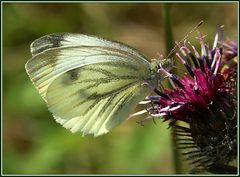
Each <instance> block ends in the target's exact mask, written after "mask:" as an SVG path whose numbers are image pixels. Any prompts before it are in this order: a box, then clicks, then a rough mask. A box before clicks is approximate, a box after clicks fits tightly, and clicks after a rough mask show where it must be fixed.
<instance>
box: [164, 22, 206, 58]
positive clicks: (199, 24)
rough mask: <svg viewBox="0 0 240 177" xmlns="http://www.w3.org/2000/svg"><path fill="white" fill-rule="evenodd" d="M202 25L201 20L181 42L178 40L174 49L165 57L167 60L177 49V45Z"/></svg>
mask: <svg viewBox="0 0 240 177" xmlns="http://www.w3.org/2000/svg"><path fill="white" fill-rule="evenodd" d="M202 24H203V20H201V21H200V22H199V23H198V24H197V25H196V26H195V27H194V28H193V29H192V30H191V31H189V32H188V33H187V34H186V36H184V38H183V39H182V40H180V41H179V42H178V43H177V44H176V45H175V46H174V47H173V49H172V50H171V51H170V52H169V54H168V55H167V58H169V56H170V55H171V54H172V53H173V52H174V50H175V49H176V48H177V47H178V45H179V44H180V43H182V42H183V41H184V40H185V39H186V38H187V37H188V36H189V34H191V33H192V32H193V31H195V30H196V29H197V28H198V27H199V26H201V25H202Z"/></svg>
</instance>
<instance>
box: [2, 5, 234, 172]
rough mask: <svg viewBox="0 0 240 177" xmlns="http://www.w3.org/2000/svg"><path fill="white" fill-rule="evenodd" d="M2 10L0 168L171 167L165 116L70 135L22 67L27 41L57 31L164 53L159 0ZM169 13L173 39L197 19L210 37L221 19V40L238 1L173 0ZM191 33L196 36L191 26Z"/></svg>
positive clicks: (230, 31)
mask: <svg viewBox="0 0 240 177" xmlns="http://www.w3.org/2000/svg"><path fill="white" fill-rule="evenodd" d="M2 10H3V11H2V15H3V17H2V19H3V22H2V24H3V27H2V30H3V45H2V46H3V55H2V57H3V58H2V63H3V114H2V115H3V117H2V122H3V140H2V141H3V158H2V160H3V173H5V174H24V173H25V174H36V173H37V174H43V173H44V174H46V173H49V174H56V173H61V174H84V173H87V174H104V173H105V174H153V173H155V174H174V173H175V172H174V168H173V163H172V156H171V155H172V154H171V141H170V131H169V129H167V128H168V123H167V122H165V123H162V121H161V120H156V125H155V124H154V123H153V121H151V120H150V121H148V122H145V124H144V126H141V125H140V124H137V123H136V121H137V120H141V118H135V119H132V120H129V121H125V122H123V123H122V124H121V125H120V126H118V127H117V128H115V129H113V130H112V131H111V132H110V133H108V134H106V135H103V136H100V137H98V138H93V137H92V136H86V137H82V136H81V134H72V133H70V131H68V130H66V129H64V128H62V127H61V125H60V124H58V123H56V122H55V120H54V119H53V118H52V115H51V114H50V113H49V112H48V110H47V107H46V105H45V103H44V101H43V100H42V98H41V97H40V95H39V94H38V93H37V90H36V89H35V88H34V87H33V85H32V84H31V82H30V79H29V78H28V76H27V74H26V72H25V68H24V65H25V63H26V62H27V60H28V59H30V58H31V54H30V50H29V45H30V43H31V42H32V41H33V40H35V39H37V38H39V37H41V36H43V35H46V34H49V33H55V32H72V33H73V32H74V33H84V34H91V35H97V36H101V37H106V38H109V39H113V40H118V41H121V42H123V43H127V44H129V45H131V46H133V47H135V48H138V49H139V50H140V51H142V52H143V53H144V54H145V55H146V56H148V57H149V58H150V59H151V58H157V57H158V53H161V54H164V56H166V54H165V45H164V27H163V24H164V23H163V17H162V4H160V3H152V4H149V3H122V4H121V3H112V4H100V3H77V4H76V3H65V4H57V3H56V4H51V3H41V4H40V3H3V4H2ZM171 17H172V27H173V33H174V39H175V40H178V41H179V40H181V39H182V38H183V37H184V36H185V35H186V34H187V33H188V32H189V31H190V30H191V29H192V28H193V27H194V26H195V25H197V24H198V22H199V21H200V20H204V24H203V25H202V26H201V27H200V30H201V31H202V32H203V34H204V35H205V34H206V35H207V36H206V37H205V39H206V40H209V41H211V42H212V41H213V39H214V34H215V31H216V28H217V26H219V25H225V27H224V35H225V39H228V38H229V39H232V40H237V4H236V3H208V4H205V3H191V4H190V3H180V4H172V6H171ZM190 36H191V37H190ZM190 36H189V38H190V39H189V40H190V41H193V43H194V42H195V41H196V39H195V38H194V37H195V36H197V33H196V32H194V33H193V34H192V35H190ZM191 38H192V39H191ZM210 45H212V43H210ZM142 118H143V117H142ZM183 163H184V168H185V171H186V173H187V172H188V170H189V167H188V165H187V163H185V162H183Z"/></svg>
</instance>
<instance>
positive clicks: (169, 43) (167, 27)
mask: <svg viewBox="0 0 240 177" xmlns="http://www.w3.org/2000/svg"><path fill="white" fill-rule="evenodd" d="M170 8H171V4H169V3H164V4H163V19H164V31H165V45H166V54H168V53H169V52H170V51H171V50H172V49H173V47H174V42H173V33H172V28H171V16H170ZM171 135H172V136H171V137H172V139H171V142H172V155H173V163H174V168H175V172H176V174H181V173H182V166H181V158H180V152H179V150H178V149H177V148H176V147H177V143H176V138H177V137H176V136H177V135H176V133H175V129H174V128H171Z"/></svg>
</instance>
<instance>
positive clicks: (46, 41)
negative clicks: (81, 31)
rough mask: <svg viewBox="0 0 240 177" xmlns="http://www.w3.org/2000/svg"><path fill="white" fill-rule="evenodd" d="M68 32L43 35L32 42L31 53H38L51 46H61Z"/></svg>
mask: <svg viewBox="0 0 240 177" xmlns="http://www.w3.org/2000/svg"><path fill="white" fill-rule="evenodd" d="M66 36H67V33H56V34H50V35H47V36H43V37H41V38H39V39H37V40H35V41H34V42H33V43H32V44H31V53H32V55H33V56H34V55H36V54H38V53H41V52H43V51H45V50H47V49H50V48H56V47H60V46H61V42H62V41H64V39H65V38H66Z"/></svg>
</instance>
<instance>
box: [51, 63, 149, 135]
mask: <svg viewBox="0 0 240 177" xmlns="http://www.w3.org/2000/svg"><path fill="white" fill-rule="evenodd" d="M110 66H111V67H110ZM135 69H136V68H134V67H129V65H122V64H121V63H120V62H115V63H114V62H112V63H98V64H92V65H88V66H83V67H81V68H78V69H74V70H71V71H68V72H67V73H64V74H62V75H61V76H59V77H58V78H57V79H55V80H54V81H53V82H52V84H51V85H50V86H49V88H48V90H47V104H48V107H49V110H50V111H51V112H52V113H53V115H54V116H55V118H56V120H57V121H58V122H59V123H61V124H62V125H63V126H64V127H66V128H69V129H71V131H72V132H77V131H82V132H83V133H84V134H94V135H95V136H98V135H100V134H103V133H107V132H108V131H109V130H110V129H112V128H113V127H115V126H116V125H118V124H119V123H121V122H122V121H123V120H124V119H125V118H127V116H128V115H129V113H130V112H131V111H132V110H133V109H134V108H135V107H136V105H137V103H138V102H139V101H141V100H142V99H144V98H145V97H146V96H147V94H148V93H149V89H148V88H147V87H146V86H144V85H142V82H143V80H142V78H141V77H140V76H139V74H141V73H139V72H140V71H139V72H138V71H136V70H135ZM129 73H131V74H132V75H131V76H129V75H128V74H129Z"/></svg>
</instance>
